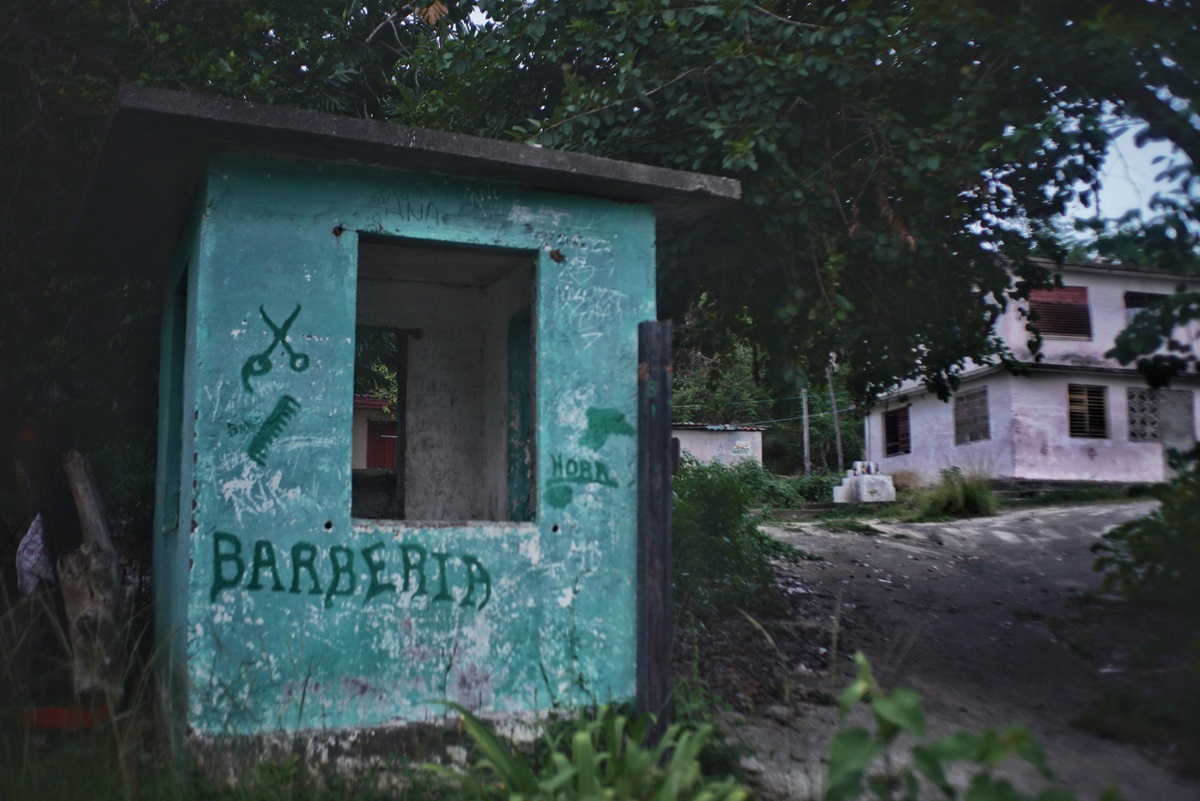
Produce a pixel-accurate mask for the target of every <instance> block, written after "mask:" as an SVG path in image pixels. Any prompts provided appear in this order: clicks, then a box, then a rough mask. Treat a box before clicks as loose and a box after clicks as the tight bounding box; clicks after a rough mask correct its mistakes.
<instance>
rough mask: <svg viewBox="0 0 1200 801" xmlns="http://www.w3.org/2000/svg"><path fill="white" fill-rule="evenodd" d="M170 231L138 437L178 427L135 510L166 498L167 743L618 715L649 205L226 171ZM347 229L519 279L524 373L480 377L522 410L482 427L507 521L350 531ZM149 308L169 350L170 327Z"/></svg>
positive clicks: (274, 165) (630, 565)
mask: <svg viewBox="0 0 1200 801" xmlns="http://www.w3.org/2000/svg"><path fill="white" fill-rule="evenodd" d="M194 219H195V223H194V225H193V228H192V231H193V234H191V235H189V236H190V239H189V238H187V237H185V241H186V242H188V243H189V244H186V245H185V246H184V248H183V250H182V251H181V257H180V259H179V263H178V265H177V266H176V269H177V271H178V272H179V273H180V274H183V270H182V267H183V265H184V264H185V263H186V264H188V265H189V266H188V270H187V281H188V291H187V295H186V301H185V306H186V326H185V329H186V330H185V331H184V332H183V336H182V338H181V336H180V333H179V332H177V333H175V334H172V335H170V336H169V337H167V339H168V340H169V342H168V343H167V344H166V345H165V346H164V351H165V352H164V364H165V365H167V366H169V367H170V368H171V369H172V370H174V371H175V373H174V375H176V378H175V379H170V380H171V381H174V382H175V383H174V384H172V386H174V387H175V388H176V390H177V391H176V392H175V395H173V396H172V395H170V393H169V392H168V393H164V394H163V397H164V401H163V403H164V406H163V413H162V414H163V418H162V419H163V420H164V421H165V425H167V426H169V425H170V424H176V423H177V421H180V420H182V421H183V422H182V427H181V428H180V427H179V426H178V425H176V430H178V431H179V436H178V439H177V440H172V439H171V437H170V436H167V437H166V438H165V439H164V440H163V441H162V443H160V454H163V457H160V458H166V459H169V460H173V462H174V464H175V465H176V467H175V468H173V469H170V470H166V471H161V470H160V504H161V505H162V506H163V508H164V510H165V509H166V508H169V507H170V506H171V503H170V502H169V499H170V498H171V497H172V494H173V493H178V495H179V503H178V509H179V510H180V511H179V515H178V518H179V522H178V527H177V528H173V527H172V526H171V525H170V524H169V521H167V520H166V519H163V520H161V521H160V523H159V534H158V538H157V540H156V554H155V560H156V568H155V570H156V586H157V587H158V588H159V598H160V604H161V606H160V609H159V613H158V614H159V617H158V626H159V637H160V641H161V642H162V644H163V648H164V651H165V656H164V665H167V666H169V667H166V668H164V669H166V670H168V671H172V670H173V671H175V673H174V674H173V675H174V678H173V684H172V685H171V686H172V687H173V688H174V696H173V697H174V699H175V700H174V716H175V720H176V723H177V725H178V727H179V730H182V728H183V726H184V725H186V726H187V727H190V728H191V730H192V731H193V732H195V733H196V735H197V736H207V737H213V736H222V735H229V734H253V733H261V732H269V731H290V730H303V729H341V728H353V727H359V726H375V725H393V724H402V723H406V722H415V721H422V720H426V719H429V718H430V717H432V716H434V715H436V714H437V713H438V711H439V709H440V708H439V707H438V706H437V705H436V704H433V703H431V699H447V700H453V701H457V702H459V703H462V704H464V705H466V706H468V707H470V708H473V709H477V710H480V711H483V712H484V713H486V714H490V715H498V716H503V715H510V714H511V715H520V714H525V713H528V712H531V711H536V710H544V709H546V708H547V707H548V706H549V705H550V703H551V701H552V699H553V701H554V702H556V703H563V704H574V703H588V702H590V701H591V700H592V699H600V700H616V701H624V700H628V699H630V698H632V697H633V694H634V689H635V687H634V683H635V675H636V670H635V667H636V666H635V656H636V645H635V641H634V633H635V630H636V625H635V619H634V610H635V584H634V582H635V578H636V568H635V565H636V556H635V554H636V551H635V541H636V518H637V515H636V487H635V482H634V477H635V476H636V437H635V436H634V433H635V431H634V427H633V424H632V423H631V421H634V420H636V408H635V402H636V383H635V378H636V374H637V323H638V322H640V321H642V320H646V319H653V318H654V317H655V306H654V274H653V264H654V250H653V249H654V221H653V216H652V213H651V212H650V210H649V209H647V208H645V207H642V206H639V205H636V204H623V203H615V202H611V201H603V200H597V199H593V198H584V197H576V196H570V195H555V194H550V193H545V192H536V191H533V190H529V189H526V188H523V187H519V186H516V185H508V184H503V183H489V182H484V181H472V180H465V179H457V178H450V177H446V176H440V175H427V174H412V173H399V172H385V171H380V170H369V169H364V168H358V167H350V166H340V165H330V164H308V163H293V162H283V161H270V160H264V159H256V158H251V157H246V156H225V157H220V158H218V159H215V160H214V161H213V162H212V164H211V165H210V168H209V172H208V176H207V180H206V182H205V184H204V186H203V188H202V190H201V194H200V196H199V197H198V199H197V201H196V215H195V217H194ZM335 229H336V230H338V231H339V234H336V235H335V234H334V233H333V232H334V231H335ZM366 234H370V235H371V236H373V237H381V236H382V237H396V238H401V239H403V241H405V242H409V243H412V242H418V243H422V244H427V245H437V246H441V247H460V246H461V247H464V248H475V249H477V248H499V249H503V250H505V251H514V252H523V253H529V254H531V256H530V258H531V259H534V260H535V261H536V266H535V270H534V279H533V280H534V286H533V287H532V297H533V299H534V304H533V306H532V308H531V309H530V314H529V317H528V319H527V321H526V322H525V323H524V325H527V326H528V327H529V328H530V330H531V331H532V336H530V337H527V338H526V339H525V340H524V341H526V342H530V343H532V351H531V353H529V354H521V353H519V352H517V350H519V349H514V350H513V352H510V353H509V357H508V358H509V362H510V364H509V365H508V366H507V367H506V368H505V367H502V369H503V370H505V371H506V372H507V373H510V374H511V373H513V372H519V370H518V369H517V368H516V367H514V366H513V365H514V364H516V365H517V366H518V367H519V366H520V365H521V364H522V363H524V364H525V365H531V367H527V368H526V369H527V370H528V372H529V374H530V375H529V377H528V379H527V380H528V382H529V385H530V386H531V391H530V392H529V393H528V395H527V397H524V398H520V397H518V398H513V397H511V396H510V397H509V398H508V404H509V409H507V410H502V414H501V417H502V419H504V417H505V416H506V415H507V416H508V417H509V418H510V421H511V419H512V418H513V408H517V409H518V413H517V415H516V417H519V418H520V420H518V421H517V425H516V428H515V429H513V430H510V431H507V432H499V431H498V432H497V436H498V437H500V438H501V439H500V443H501V452H502V453H505V452H506V453H507V455H508V456H507V460H508V461H507V464H506V465H501V469H504V470H507V473H508V485H507V492H506V493H501V494H500V504H501V508H504V509H507V510H508V512H507V514H508V516H509V518H510V519H509V520H492V521H477V520H473V521H461V522H441V523H437V524H430V523H423V522H420V521H382V520H380V521H363V520H354V519H352V518H351V516H350V487H351V481H350V477H351V433H352V414H353V408H352V406H353V390H352V379H353V348H354V336H355V322H356V320H355V303H356V280H355V278H356V271H357V263H358V262H357V258H358V242H359V238H360V235H366ZM552 250H557V251H560V253H561V255H562V257H563V259H562V260H561V261H556V260H554V259H552V258H551V257H550V252H551V251H552ZM169 283H170V282H169ZM169 305H170V304H169ZM171 309H172V310H173V311H172V312H171V314H172V316H171V317H170V318H169V320H168V322H167V324H166V328H167V329H169V330H171V331H174V330H175V328H173V327H172V326H177V325H178V321H179V319H180V316H181V313H183V310H181V308H180V306H179V304H178V303H175V304H174V305H172V306H171ZM467 322H469V321H467ZM521 324H522V323H520V322H519V321H517V320H514V321H513V322H511V325H515V326H518V327H519V326H520V325H521ZM515 340H517V341H520V340H521V337H519V336H518V337H516V338H515ZM502 380H503V379H502ZM521 404H528V407H529V409H528V413H527V414H520V412H519V409H520V406H521ZM521 420H523V421H524V422H521ZM505 438H507V446H506V447H507V450H505V445H504V442H505ZM172 448H174V449H175V451H174V454H175V455H173V456H172V455H170V454H171V453H172ZM523 454H526V455H523ZM447 480H452V477H450V478H448V479H447ZM523 481H524V482H526V483H524V484H523V483H522V482H523ZM166 516H169V515H164V518H165V517H166ZM172 537H174V538H176V540H175V542H176V545H172V544H171V542H172V541H171V538H172ZM164 599H165V602H164Z"/></svg>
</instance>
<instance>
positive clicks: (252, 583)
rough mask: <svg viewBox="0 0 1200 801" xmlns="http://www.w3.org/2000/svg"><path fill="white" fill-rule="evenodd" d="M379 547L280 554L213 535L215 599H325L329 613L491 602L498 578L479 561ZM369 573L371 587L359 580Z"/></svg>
mask: <svg viewBox="0 0 1200 801" xmlns="http://www.w3.org/2000/svg"><path fill="white" fill-rule="evenodd" d="M388 546H389V543H386V542H376V543H374V544H372V545H369V546H367V547H365V548H359V549H358V550H355V549H353V548H350V547H349V546H346V545H324V546H317V545H315V544H313V543H311V542H297V543H295V544H294V545H292V547H291V548H285V547H284V546H282V545H280V546H279V547H278V549H277V548H276V545H275V543H272V542H271V541H270V540H264V539H260V540H256V541H255V542H254V543H253V545H252V546H250V547H247V545H246V544H245V543H243V542H242V539H241V538H240V537H238V536H236V535H234V534H230V533H228V532H225V531H217V532H214V533H213V540H212V576H213V578H212V587H211V589H210V591H209V600H210V601H216V600H217V597H218V596H220V594H221V593H222V592H226V591H230V590H242V591H244V592H286V593H290V594H293V595H300V594H305V595H312V596H317V597H319V598H322V599H323V604H324V607H325V608H326V609H328V608H330V607H332V606H333V604H334V602H335V600H336V599H338V598H346V597H352V596H355V595H361V596H362V605H363V606H366V605H367V604H368V603H369V602H370V601H372V600H374V599H375V598H378V597H379V596H383V595H389V594H390V595H396V594H408V595H409V597H410V598H420V597H428V598H429V601H430V602H431V603H437V602H443V603H457V604H458V606H460V607H464V608H469V609H483V608H484V607H485V606H487V604H488V601H490V600H491V598H492V576H491V574H490V573H489V572H488V570H487V568H486V567H484V565H483V562H481V561H480V560H479V559H478V558H477V557H475V556H472V555H471V554H466V553H462V554H453V553H447V552H444V551H431V550H429V549H427V548H425V546H423V545H418V544H416V543H410V542H405V543H399V544H395V545H393V546H392V547H388ZM363 572H365V574H366V579H367V580H366V582H362V581H360V580H359V579H360V578H361V577H362V573H363Z"/></svg>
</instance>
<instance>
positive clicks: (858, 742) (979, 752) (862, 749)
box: [825, 652, 1117, 801]
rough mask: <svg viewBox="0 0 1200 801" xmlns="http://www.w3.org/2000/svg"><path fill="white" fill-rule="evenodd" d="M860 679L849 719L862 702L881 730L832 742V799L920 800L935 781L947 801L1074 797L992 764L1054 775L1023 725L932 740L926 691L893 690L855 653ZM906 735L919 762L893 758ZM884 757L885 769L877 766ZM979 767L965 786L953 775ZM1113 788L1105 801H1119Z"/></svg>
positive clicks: (850, 690)
mask: <svg viewBox="0 0 1200 801" xmlns="http://www.w3.org/2000/svg"><path fill="white" fill-rule="evenodd" d="M854 662H855V664H856V665H858V676H857V678H856V679H855V680H854V681H853V682H852V683H851V684H850V686H849V687H847V688H846V689H845V691H844V692H843V693H842V695H841V697H840V698H839V699H838V709H839V711H840V713H841V716H842V719H843V720H844V719H845V717H846V715H847V714H848V713H849V711H850V709H851V708H852V707H854V706H855V705H856V704H858V703H860V702H862V703H866V704H868V705H869V707H870V710H871V714H872V715H873V716H874V718H875V731H874V732H873V733H872V732H870V731H868V730H867V729H865V728H861V727H856V728H852V729H847V730H845V731H843V732H841V733H839V734H838V735H837V736H836V737H834V738H833V740H832V741H830V743H829V774H828V778H827V779H826V782H825V801H850V800H851V799H862V798H869V799H889V800H890V799H906V800H907V801H916V799H919V798H921V797H923V796H922V792H921V791H922V788H923V787H927V786H930V785H932V786H933V787H936V788H937V789H938V790H939V791H940V796H941V797H943V798H947V799H959V798H965V799H970V801H1074V799H1075V796H1074V795H1073V794H1072V793H1069V792H1067V791H1066V790H1064V789H1062V788H1060V787H1049V788H1047V789H1045V790H1043V791H1042V792H1041V793H1039V794H1038V795H1036V796H1030V795H1026V794H1025V793H1022V792H1020V791H1019V790H1017V789H1016V788H1015V787H1014V786H1013V785H1012V784H1011V783H1010V782H1009V781H1007V780H1006V779H999V778H997V777H995V776H994V775H992V769H993V768H995V767H996V766H998V765H1000V764H1001V763H1002V762H1005V761H1007V760H1008V759H1010V758H1012V757H1019V758H1021V759H1024V760H1025V761H1026V762H1028V763H1029V764H1030V765H1032V766H1033V767H1035V768H1037V770H1038V772H1039V773H1041V774H1042V775H1043V776H1045V777H1046V778H1047V779H1053V773H1052V772H1051V770H1050V766H1049V764H1048V763H1047V762H1046V757H1045V755H1044V754H1043V753H1042V747H1041V745H1040V744H1039V743H1038V741H1037V739H1036V738H1035V737H1034V736H1033V735H1032V734H1030V733H1029V731H1027V730H1026V729H1024V728H1021V727H1019V726H1010V727H1008V728H1006V729H1003V730H1002V731H995V730H992V729H985V730H983V731H981V732H970V731H960V732H955V733H954V734H950V735H947V736H946V737H942V738H940V739H937V740H933V741H929V740H926V735H925V709H924V704H923V703H922V701H921V696H920V695H918V694H917V693H915V692H913V691H912V690H909V689H905V688H903V687H900V688H897V689H896V690H894V691H893V692H891V693H886V692H884V691H883V689H882V688H880V686H879V685H878V684H877V683H876V681H875V678H874V676H872V674H871V666H870V664H869V663H868V662H867V659H866V657H865V656H863V655H862V653H861V652H860V653H857V654H855V655H854ZM902 733H907V734H909V735H911V736H912V737H914V738H916V739H917V740H918V742H917V744H916V745H915V746H914V747H913V749H912V759H911V761H908V760H898V761H893V760H890V759H889V758H888V757H889V755H890V753H891V750H892V747H893V745H895V743H896V739H897V737H899V736H900V734H902ZM881 758H882V759H883V766H882V767H881V766H879V765H878V764H877V763H878V762H879V761H880V759H881ZM960 763H966V764H967V765H969V766H973V770H972V775H971V777H970V779H969V781H968V782H967V783H966V786H965V788H963V787H959V786H957V785H956V784H955V783H954V782H952V781H951V780H950V779H949V778H948V776H947V770H946V769H947V768H948V767H950V766H951V765H955V764H960ZM1116 797H1117V796H1116V793H1115V791H1113V790H1111V789H1110V790H1109V791H1107V792H1105V793H1104V795H1103V796H1102V799H1108V800H1109V801H1115V799H1116Z"/></svg>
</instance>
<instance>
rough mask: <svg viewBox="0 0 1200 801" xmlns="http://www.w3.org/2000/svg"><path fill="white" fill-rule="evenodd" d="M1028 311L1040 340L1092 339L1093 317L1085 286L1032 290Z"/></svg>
mask: <svg viewBox="0 0 1200 801" xmlns="http://www.w3.org/2000/svg"><path fill="white" fill-rule="evenodd" d="M1029 311H1030V312H1032V314H1033V318H1034V323H1035V324H1036V325H1037V327H1038V330H1039V331H1041V332H1042V335H1043V336H1048V337H1066V338H1070V339H1091V338H1092V315H1091V311H1090V310H1089V309H1088V291H1087V287H1085V286H1063V287H1057V288H1055V289H1035V290H1033V291H1032V292H1030V293H1029Z"/></svg>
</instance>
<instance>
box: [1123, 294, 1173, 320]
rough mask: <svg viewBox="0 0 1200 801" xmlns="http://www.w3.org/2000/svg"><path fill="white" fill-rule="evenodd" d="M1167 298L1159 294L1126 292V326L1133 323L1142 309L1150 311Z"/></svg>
mask: <svg viewBox="0 0 1200 801" xmlns="http://www.w3.org/2000/svg"><path fill="white" fill-rule="evenodd" d="M1166 298H1167V296H1166V295H1163V294H1161V293H1158V292H1126V293H1125V324H1126V325H1129V324H1130V323H1132V322H1133V318H1134V317H1137V316H1138V312H1140V311H1141V310H1142V309H1148V308H1150V307H1151V306H1154V305H1155V304H1157V303H1158V302H1159V301H1162V300H1166Z"/></svg>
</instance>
